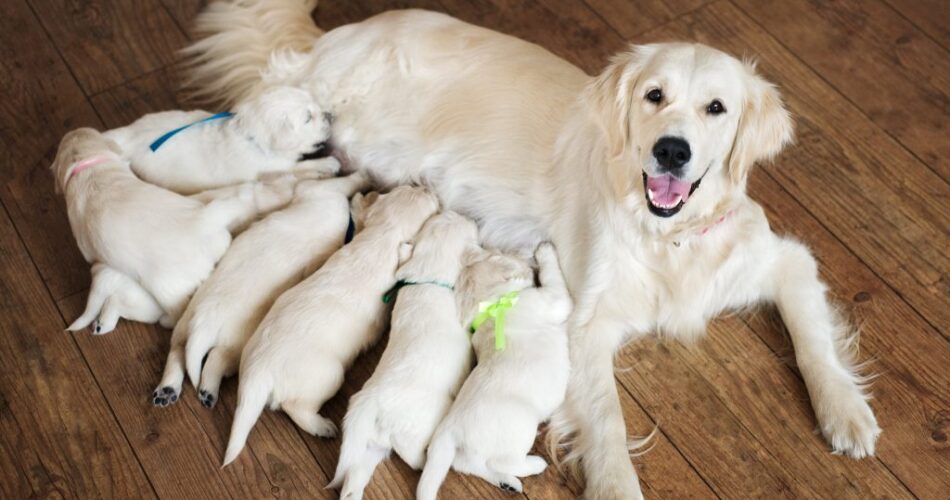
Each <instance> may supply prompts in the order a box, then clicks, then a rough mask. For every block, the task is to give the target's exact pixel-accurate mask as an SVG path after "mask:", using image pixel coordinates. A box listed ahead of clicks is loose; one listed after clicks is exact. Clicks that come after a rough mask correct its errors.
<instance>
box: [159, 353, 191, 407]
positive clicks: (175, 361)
mask: <svg viewBox="0 0 950 500" xmlns="http://www.w3.org/2000/svg"><path fill="white" fill-rule="evenodd" d="M184 380H185V345H184V342H180V341H178V340H177V339H175V338H174V337H173V338H172V345H171V348H170V349H169V351H168V359H167V360H166V361H165V373H163V374H162V381H161V382H159V383H158V387H157V388H156V389H155V391H154V392H152V404H153V405H155V406H159V407H162V408H164V407H166V406H168V405H171V404H174V403H175V402H176V401H178V396H179V395H180V394H181V384H182V382H183V381H184Z"/></svg>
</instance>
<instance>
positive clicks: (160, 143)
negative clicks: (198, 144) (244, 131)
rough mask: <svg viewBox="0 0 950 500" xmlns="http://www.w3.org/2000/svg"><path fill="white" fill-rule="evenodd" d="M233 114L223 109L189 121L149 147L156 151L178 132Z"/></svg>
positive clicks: (229, 116)
mask: <svg viewBox="0 0 950 500" xmlns="http://www.w3.org/2000/svg"><path fill="white" fill-rule="evenodd" d="M232 116H234V113H232V112H230V111H222V112H221V113H217V114H214V115H211V116H209V117H207V118H202V119H201V120H198V121H196V122H192V123H189V124H188V125H183V126H181V127H178V128H176V129H175V130H172V131H169V132H166V133H165V135H163V136H161V137H159V138H158V139H155V142H153V143H151V144H149V145H148V148H149V149H151V150H152V152H153V153H154V152H155V151H156V150H157V149H158V148H160V147H161V146H162V144H165V141H167V140H169V139H171V138H172V136H174V135H175V134H177V133H178V132H181V131H182V130H185V129H186V128H189V127H194V126H195V125H200V124H202V123H204V122H210V121H212V120H220V119H222V118H231V117H232Z"/></svg>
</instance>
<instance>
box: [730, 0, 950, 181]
mask: <svg viewBox="0 0 950 500" xmlns="http://www.w3.org/2000/svg"><path fill="white" fill-rule="evenodd" d="M736 3H737V4H738V5H739V7H740V8H741V9H742V10H743V11H745V12H746V13H747V14H748V15H749V16H751V17H752V18H754V19H755V20H756V21H757V22H758V23H759V25H760V26H762V27H764V29H766V30H767V31H768V32H769V33H771V34H772V35H773V36H775V37H776V38H778V39H779V40H780V41H781V42H782V44H783V45H784V46H785V47H787V48H788V50H790V51H791V52H793V53H794V54H795V55H796V56H797V57H798V58H800V59H802V60H803V61H805V63H806V64H808V65H809V66H810V67H811V68H813V69H814V70H815V71H816V72H818V74H820V75H821V76H822V78H824V79H826V80H827V81H828V82H830V83H831V85H833V86H834V87H835V88H836V89H837V90H838V91H839V92H841V93H842V94H843V95H844V96H845V97H847V98H848V100H850V101H851V102H852V103H853V104H854V105H855V106H857V107H858V108H860V109H861V110H862V111H864V112H865V113H867V115H868V116H870V117H871V119H872V120H873V121H874V122H875V123H877V124H878V125H879V126H881V128H883V129H885V130H887V131H888V132H889V133H890V134H892V135H893V136H894V137H896V138H897V139H898V140H899V141H900V142H901V143H902V144H903V145H904V146H905V147H907V149H909V150H910V151H912V152H913V153H914V154H915V155H916V156H917V157H918V158H920V159H921V160H923V161H924V162H925V163H926V164H927V165H930V166H931V167H932V168H933V169H934V170H935V171H936V172H937V173H938V174H939V175H940V177H942V178H943V179H944V180H950V162H948V161H947V158H950V141H947V140H946V138H947V135H948V134H950V118H948V117H950V98H948V96H950V57H948V56H947V51H946V50H945V49H944V48H943V47H940V46H939V45H937V44H936V43H935V42H934V41H933V40H932V39H930V38H929V37H927V36H925V35H923V34H922V33H921V32H920V31H919V30H918V29H917V27H916V26H914V25H913V24H911V23H910V22H908V21H907V20H906V19H904V18H903V17H901V16H900V15H899V14H897V13H896V12H895V11H894V10H892V9H891V8H889V7H888V6H887V5H884V4H883V3H881V2H866V1H861V0H839V1H836V2H819V1H811V0H788V1H784V2H774V3H765V2H759V1H755V0H751V1H750V0H736ZM941 12H942V14H941ZM932 15H934V16H935V17H937V18H940V17H942V18H943V19H944V22H946V19H947V4H946V3H944V4H943V8H942V9H940V10H939V11H938V12H935V13H934V14H932Z"/></svg>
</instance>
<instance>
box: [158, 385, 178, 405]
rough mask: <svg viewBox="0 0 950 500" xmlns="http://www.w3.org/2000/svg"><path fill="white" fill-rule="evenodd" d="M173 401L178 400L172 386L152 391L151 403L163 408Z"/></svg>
mask: <svg viewBox="0 0 950 500" xmlns="http://www.w3.org/2000/svg"><path fill="white" fill-rule="evenodd" d="M175 401H178V393H177V392H175V389H174V388H172V387H168V386H165V387H161V388H159V389H155V392H153V393H152V404H153V405H155V406H158V407H159V408H164V407H166V406H168V405H170V404H172V403H174V402H175Z"/></svg>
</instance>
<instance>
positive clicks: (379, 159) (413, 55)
mask: <svg viewBox="0 0 950 500" xmlns="http://www.w3.org/2000/svg"><path fill="white" fill-rule="evenodd" d="M354 47H357V48H355V49H354ZM315 53H316V56H315V57H316V58H318V63H317V64H316V65H315V67H314V71H313V72H312V76H313V78H314V79H315V81H313V82H311V84H312V85H313V87H314V88H315V89H327V88H329V89H332V90H329V91H327V92H329V94H331V95H332V97H329V100H330V101H331V106H332V107H333V109H334V113H335V115H336V118H337V119H336V122H335V123H334V126H333V145H334V148H337V149H339V150H341V151H342V153H343V156H344V157H345V159H346V161H347V162H348V163H350V165H349V168H351V169H366V170H368V171H369V172H370V173H371V174H373V176H374V177H375V178H376V179H377V180H379V181H381V183H383V184H385V185H396V184H404V183H425V184H426V185H428V186H431V187H432V188H433V189H434V190H435V191H436V192H437V194H438V195H439V197H440V199H441V200H442V201H443V203H444V204H445V205H446V206H447V207H448V208H451V209H454V210H457V211H459V212H462V213H464V214H466V215H468V216H470V217H473V218H474V219H476V220H477V221H478V222H479V224H480V226H481V228H482V233H481V234H482V238H483V240H484V241H485V242H486V243H488V244H490V245H494V246H501V247H526V246H530V245H533V244H536V243H537V242H538V241H540V240H541V239H542V238H545V237H546V235H547V234H548V228H546V227H544V224H543V223H542V222H541V221H542V220H543V219H544V212H545V211H546V210H548V208H549V207H550V206H551V205H552V204H554V203H556V200H551V199H547V197H546V193H547V192H548V190H547V185H548V182H549V179H550V177H551V175H550V169H551V165H552V155H553V151H554V143H555V141H556V140H557V137H558V134H559V133H560V131H561V129H562V127H563V124H564V122H565V121H566V120H567V119H568V118H569V116H568V110H569V109H570V108H571V107H572V105H573V103H574V101H575V100H576V98H577V96H578V94H579V92H580V90H581V89H582V88H583V86H584V85H585V84H586V82H587V80H588V77H587V76H586V75H585V74H584V73H583V72H582V71H580V70H579V69H577V68H576V67H574V66H572V65H570V64H569V63H567V62H566V61H564V60H562V59H560V58H558V57H557V56H555V55H553V54H551V53H549V52H547V51H546V50H544V49H542V48H540V47H538V46H536V45H533V44H529V43H527V42H524V41H522V40H518V39H516V38H513V37H509V36H507V35H502V34H500V33H495V32H493V31H490V30H486V29H483V28H479V27H476V26H472V25H469V24H466V23H463V22H461V21H458V20H455V19H453V18H450V17H448V16H443V15H441V14H435V13H431V12H424V11H402V12H391V13H387V14H384V15H381V16H377V17H375V18H371V19H369V20H367V21H365V22H363V23H359V24H356V25H350V26H347V27H344V28H341V29H339V30H334V31H331V32H330V33H327V34H326V35H325V36H324V37H323V38H321V40H320V41H319V42H318V43H317V47H316V49H315ZM316 92H317V93H319V90H316Z"/></svg>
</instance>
